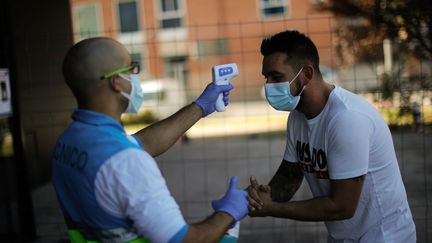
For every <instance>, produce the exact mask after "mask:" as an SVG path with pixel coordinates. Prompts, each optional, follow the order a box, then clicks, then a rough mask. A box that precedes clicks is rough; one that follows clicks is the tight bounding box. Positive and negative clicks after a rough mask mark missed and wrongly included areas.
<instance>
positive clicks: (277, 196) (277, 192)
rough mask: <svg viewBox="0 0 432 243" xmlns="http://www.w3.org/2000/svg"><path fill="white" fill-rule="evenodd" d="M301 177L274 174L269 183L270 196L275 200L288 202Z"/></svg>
mask: <svg viewBox="0 0 432 243" xmlns="http://www.w3.org/2000/svg"><path fill="white" fill-rule="evenodd" d="M301 182H302V179H298V178H296V179H291V180H290V179H289V178H286V177H283V176H280V175H277V174H276V175H275V176H274V177H273V178H272V180H271V181H270V183H269V186H270V188H271V197H272V200H273V201H275V202H288V201H289V200H291V198H292V197H293V196H294V194H295V193H296V192H297V190H298V188H299V187H300V185H301Z"/></svg>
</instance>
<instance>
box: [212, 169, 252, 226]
mask: <svg viewBox="0 0 432 243" xmlns="http://www.w3.org/2000/svg"><path fill="white" fill-rule="evenodd" d="M237 180H238V179H237V176H233V177H231V180H230V184H229V187H228V191H227V192H226V193H225V195H224V196H223V197H222V198H221V199H219V200H213V201H212V207H213V209H214V211H216V212H225V213H228V214H229V215H231V216H232V217H233V218H234V222H233V224H232V225H231V227H232V226H234V225H235V223H236V222H237V221H239V220H242V219H243V218H244V217H246V215H247V214H248V212H249V209H248V199H247V197H248V194H247V192H246V191H244V190H242V189H238V188H237Z"/></svg>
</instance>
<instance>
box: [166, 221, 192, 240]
mask: <svg viewBox="0 0 432 243" xmlns="http://www.w3.org/2000/svg"><path fill="white" fill-rule="evenodd" d="M188 230H189V225H187V224H185V225H184V226H183V227H182V228H181V229H180V230H179V231H177V233H176V234H175V235H174V236H173V237H171V239H170V240H169V241H168V243H179V242H183V240H184V238H185V237H186V234H187V232H188Z"/></svg>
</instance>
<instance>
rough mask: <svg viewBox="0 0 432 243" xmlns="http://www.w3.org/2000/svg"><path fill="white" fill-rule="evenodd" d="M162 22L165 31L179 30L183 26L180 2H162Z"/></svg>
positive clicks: (176, 0) (166, 0)
mask: <svg viewBox="0 0 432 243" xmlns="http://www.w3.org/2000/svg"><path fill="white" fill-rule="evenodd" d="M160 6H161V20H160V25H161V28H163V29H168V28H178V27H182V26H183V12H182V8H181V6H180V0H160Z"/></svg>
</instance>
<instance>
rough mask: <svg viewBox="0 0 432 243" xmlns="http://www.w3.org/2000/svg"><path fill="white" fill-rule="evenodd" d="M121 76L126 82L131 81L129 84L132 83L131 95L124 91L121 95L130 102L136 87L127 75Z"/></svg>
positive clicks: (120, 74)
mask: <svg viewBox="0 0 432 243" xmlns="http://www.w3.org/2000/svg"><path fill="white" fill-rule="evenodd" d="M119 76H120V77H121V78H122V79H125V80H127V81H129V83H131V92H130V94H128V93H126V92H124V91H123V90H122V91H120V93H121V94H122V95H123V96H124V97H126V98H127V99H128V100H130V99H131V95H132V93H133V89H134V86H133V85H132V80H130V79H129V78H128V77H127V76H126V75H124V74H122V73H119Z"/></svg>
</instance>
